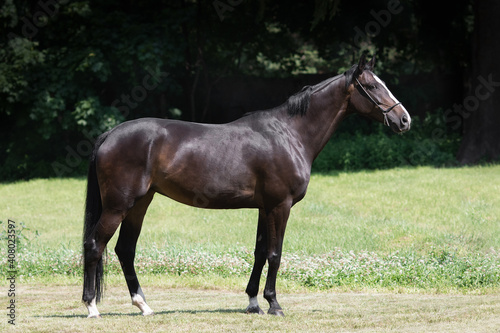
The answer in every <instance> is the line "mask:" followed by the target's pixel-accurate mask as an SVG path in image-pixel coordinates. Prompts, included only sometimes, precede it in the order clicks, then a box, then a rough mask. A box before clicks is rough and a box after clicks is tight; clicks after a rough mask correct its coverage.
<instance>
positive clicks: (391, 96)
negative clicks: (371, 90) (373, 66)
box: [373, 74, 411, 125]
mask: <svg viewBox="0 0 500 333" xmlns="http://www.w3.org/2000/svg"><path fill="white" fill-rule="evenodd" d="M373 78H374V79H375V81H377V82H378V83H380V85H381V86H382V87H384V88H385V90H386V91H387V93H388V94H389V97H390V98H391V99H392V100H393V101H394V104H397V103H400V102H399V101H398V99H397V98H396V97H394V95H393V94H392V92H391V91H390V90H389V89H388V88H387V86H386V85H385V83H384V81H382V80H381V79H380V78H379V77H378V76H377V75H375V74H373ZM399 106H400V107H401V108H402V109H403V111H404V112H405V113H406V117H407V118H408V125H410V124H411V117H410V114H409V113H408V111H406V109H405V107H404V106H403V104H399Z"/></svg>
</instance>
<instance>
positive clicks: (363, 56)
mask: <svg viewBox="0 0 500 333" xmlns="http://www.w3.org/2000/svg"><path fill="white" fill-rule="evenodd" d="M365 67H366V54H365V53H363V54H361V58H359V62H358V68H359V71H360V73H359V74H361V73H362V72H363V71H364V70H365Z"/></svg>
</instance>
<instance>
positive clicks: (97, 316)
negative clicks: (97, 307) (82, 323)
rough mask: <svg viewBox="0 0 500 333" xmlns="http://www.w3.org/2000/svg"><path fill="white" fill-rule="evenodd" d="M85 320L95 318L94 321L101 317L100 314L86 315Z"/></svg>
mask: <svg viewBox="0 0 500 333" xmlns="http://www.w3.org/2000/svg"><path fill="white" fill-rule="evenodd" d="M87 318H96V319H101V318H102V317H101V315H100V314H97V315H88V317H87Z"/></svg>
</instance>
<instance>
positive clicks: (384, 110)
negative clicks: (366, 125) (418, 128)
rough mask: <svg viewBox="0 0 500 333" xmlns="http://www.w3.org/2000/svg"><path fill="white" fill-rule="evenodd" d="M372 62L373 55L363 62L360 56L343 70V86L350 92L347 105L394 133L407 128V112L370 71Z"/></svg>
mask: <svg viewBox="0 0 500 333" xmlns="http://www.w3.org/2000/svg"><path fill="white" fill-rule="evenodd" d="M374 64H375V56H374V57H373V58H372V59H371V60H370V61H369V62H366V58H365V55H363V56H361V59H360V60H359V64H358V65H354V66H352V68H351V69H349V70H348V71H347V72H345V76H346V89H347V91H348V92H349V93H350V101H349V108H351V109H354V111H356V112H358V113H360V114H362V115H365V116H367V117H369V118H372V119H375V120H377V121H380V122H383V123H384V124H386V125H388V126H389V127H390V128H391V129H392V130H393V131H394V132H397V133H401V132H405V131H408V130H409V129H410V126H411V118H410V115H409V114H408V111H406V109H405V107H404V106H403V105H402V104H401V103H400V102H399V101H398V100H397V99H396V97H394V95H393V94H392V93H391V92H390V91H389V89H387V86H386V85H385V83H384V81H382V80H381V79H379V78H378V76H377V75H375V74H374V73H373V66H374Z"/></svg>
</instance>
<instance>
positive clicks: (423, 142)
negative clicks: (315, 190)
mask: <svg viewBox="0 0 500 333" xmlns="http://www.w3.org/2000/svg"><path fill="white" fill-rule="evenodd" d="M359 123H361V126H360V128H358V129H357V128H356V127H357V124H359ZM363 125H364V126H363ZM341 126H342V125H341ZM371 126H372V128H373V129H374V130H373V131H370V130H368V129H367V128H369V127H366V124H364V120H363V119H360V118H359V117H352V118H351V119H349V120H348V121H347V124H346V129H341V131H340V132H339V133H338V134H337V135H334V136H333V138H332V139H331V140H330V142H328V144H327V145H326V147H325V148H324V150H323V151H322V152H321V154H320V155H319V156H318V158H317V159H316V161H315V162H314V164H313V171H314V172H328V171H331V170H346V171H352V170H361V169H387V168H394V167H406V166H417V165H433V166H437V167H442V166H453V165H456V159H455V154H456V151H457V149H458V146H459V144H460V136H459V135H458V133H455V132H452V131H449V130H447V128H446V123H445V120H444V118H443V116H442V112H440V110H438V111H436V113H434V114H433V115H432V116H431V115H428V116H427V117H426V118H425V119H424V120H423V121H421V120H420V119H419V118H418V117H414V118H413V121H412V129H411V130H410V131H409V132H407V133H405V134H403V135H397V134H394V133H392V131H390V130H389V129H388V128H387V127H383V126H382V125H375V124H372V125H371ZM363 127H365V128H364V129H363ZM438 133H443V134H442V135H439V136H438V135H437V134H438Z"/></svg>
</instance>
